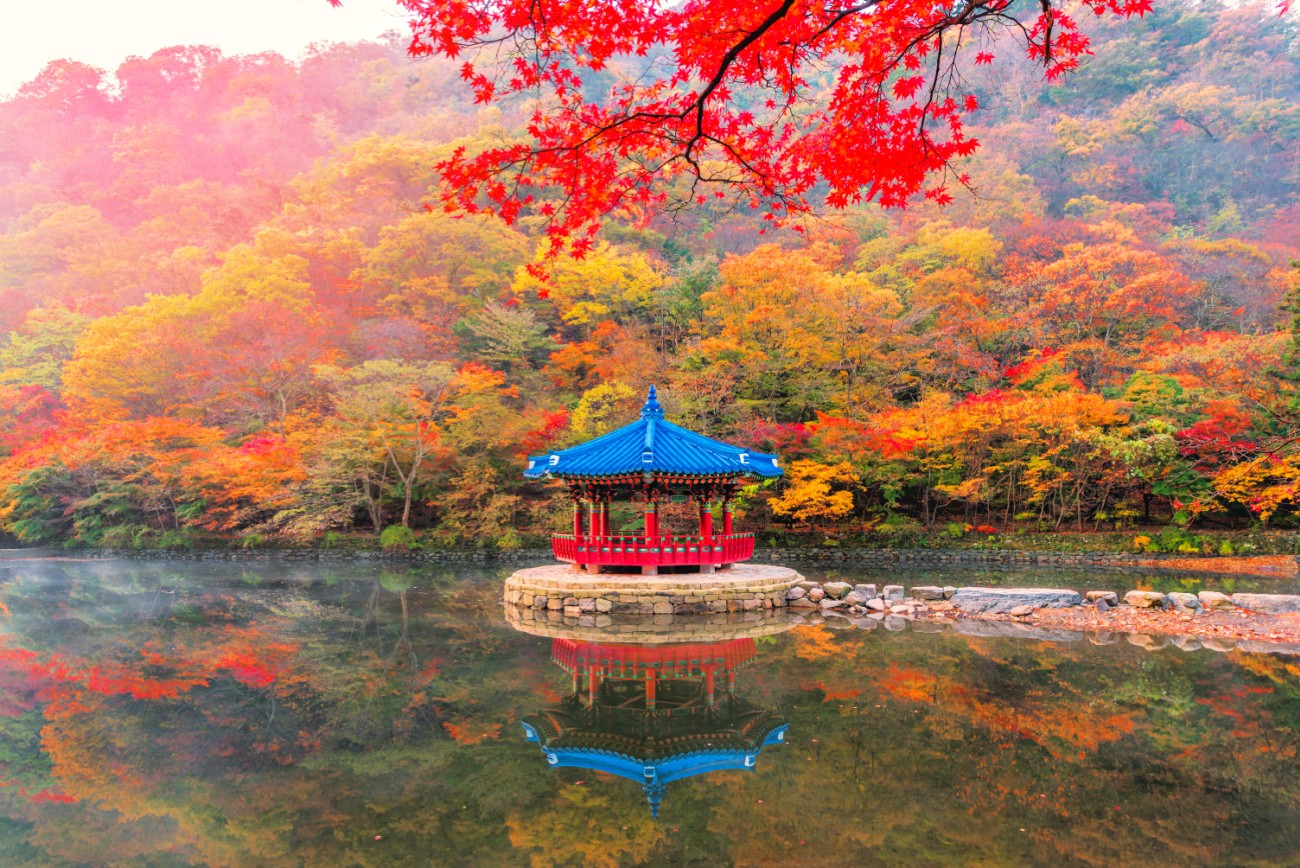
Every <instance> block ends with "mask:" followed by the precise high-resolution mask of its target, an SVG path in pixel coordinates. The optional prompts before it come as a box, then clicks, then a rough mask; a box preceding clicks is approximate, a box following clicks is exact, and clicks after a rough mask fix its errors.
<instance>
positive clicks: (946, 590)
mask: <svg viewBox="0 0 1300 868" xmlns="http://www.w3.org/2000/svg"><path fill="white" fill-rule="evenodd" d="M955 593H957V589H956V588H954V587H953V586H952V585H944V586H943V598H944V599H945V600H951V599H952V595H953V594H955Z"/></svg>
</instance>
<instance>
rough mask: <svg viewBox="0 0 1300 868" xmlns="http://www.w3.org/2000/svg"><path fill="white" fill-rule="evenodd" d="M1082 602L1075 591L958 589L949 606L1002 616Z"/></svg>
mask: <svg viewBox="0 0 1300 868" xmlns="http://www.w3.org/2000/svg"><path fill="white" fill-rule="evenodd" d="M1082 599H1083V598H1082V597H1080V596H1079V592H1078V591H1071V590H1068V589H1065V588H958V589H957V593H955V594H953V596H952V604H953V607H954V608H956V609H958V610H959V611H962V612H967V613H969V614H972V615H978V614H990V615H1002V614H1007V613H1008V612H1010V611H1011V610H1012V609H1015V608H1017V607H1019V606H1032V607H1033V608H1035V609H1064V608H1066V607H1068V606H1077V605H1079V602H1080V601H1081V600H1082Z"/></svg>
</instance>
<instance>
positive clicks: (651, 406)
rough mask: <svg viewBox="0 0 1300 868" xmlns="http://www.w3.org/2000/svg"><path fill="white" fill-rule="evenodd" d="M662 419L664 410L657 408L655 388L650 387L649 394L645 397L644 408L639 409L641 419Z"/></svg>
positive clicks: (657, 401) (657, 400) (657, 399)
mask: <svg viewBox="0 0 1300 868" xmlns="http://www.w3.org/2000/svg"><path fill="white" fill-rule="evenodd" d="M663 417H664V408H663V407H660V406H659V398H658V396H657V395H655V387H654V386H651V387H650V394H649V395H647V396H646V399H645V406H644V407H642V408H641V418H642V419H662V418H663Z"/></svg>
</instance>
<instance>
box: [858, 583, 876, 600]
mask: <svg viewBox="0 0 1300 868" xmlns="http://www.w3.org/2000/svg"><path fill="white" fill-rule="evenodd" d="M853 590H854V591H856V592H857V593H859V594H861V595H862V596H864V597H866V598H867V599H868V600H870V599H871V598H872V597H874V596H876V586H875V585H854V586H853Z"/></svg>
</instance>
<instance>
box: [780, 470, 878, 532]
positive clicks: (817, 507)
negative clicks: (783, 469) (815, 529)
mask: <svg viewBox="0 0 1300 868" xmlns="http://www.w3.org/2000/svg"><path fill="white" fill-rule="evenodd" d="M786 480H787V481H786V487H785V490H784V491H783V492H781V496H780V497H778V498H776V499H775V500H773V501H772V512H774V513H776V514H777V515H786V516H789V517H790V518H792V519H794V520H795V521H799V522H805V523H808V524H811V523H812V522H813V521H814V520H816V519H819V518H827V519H839V518H844V517H845V516H846V515H848V514H849V513H850V512H852V511H853V494H852V492H850V491H846V490H844V489H841V490H839V491H834V490H833V486H837V485H840V486H844V485H856V484H857V482H858V476H857V473H855V472H854V470H853V465H851V464H849V463H848V462H847V461H844V462H841V463H839V464H818V463H817V462H816V461H796V462H795V463H794V464H793V465H792V466H791V467H790V472H789V473H788V474H787V475H786Z"/></svg>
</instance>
